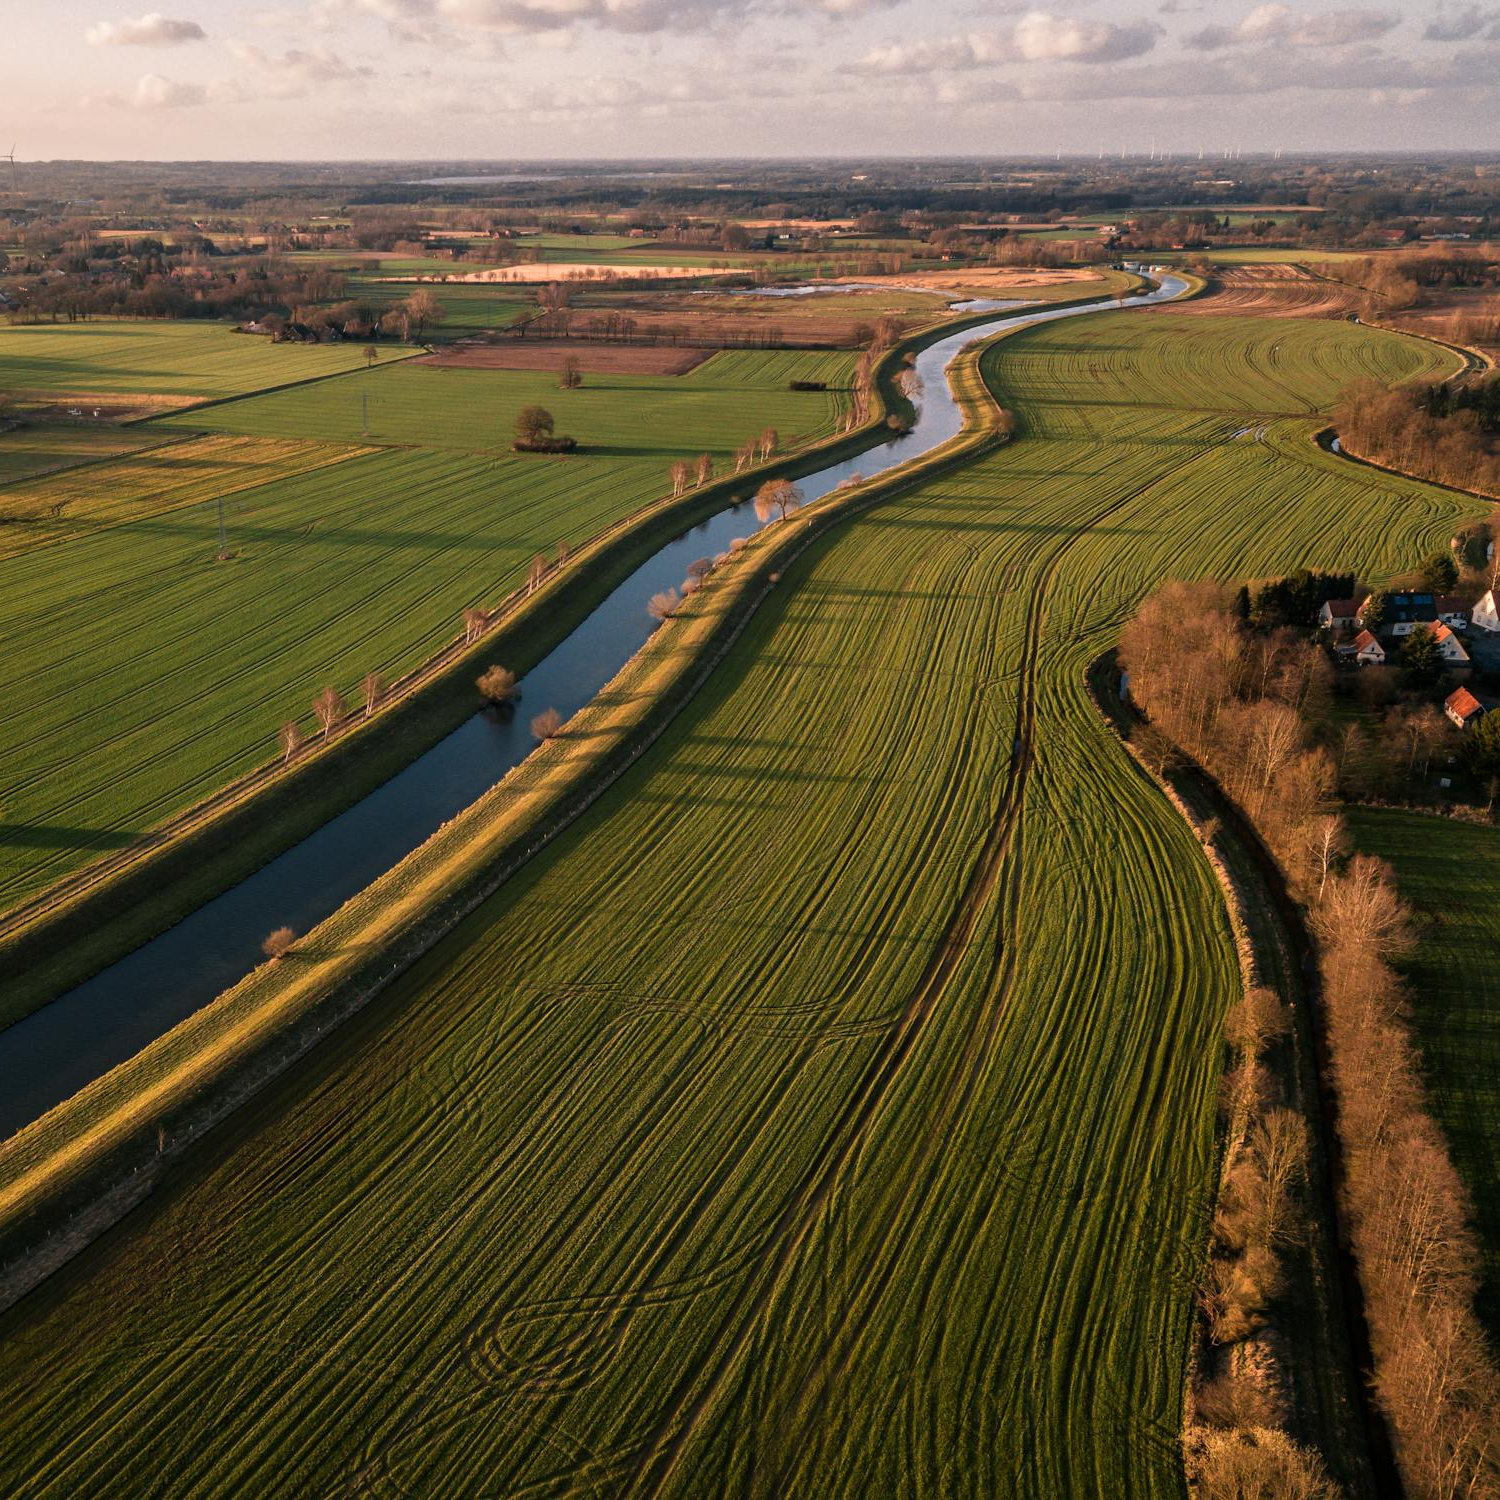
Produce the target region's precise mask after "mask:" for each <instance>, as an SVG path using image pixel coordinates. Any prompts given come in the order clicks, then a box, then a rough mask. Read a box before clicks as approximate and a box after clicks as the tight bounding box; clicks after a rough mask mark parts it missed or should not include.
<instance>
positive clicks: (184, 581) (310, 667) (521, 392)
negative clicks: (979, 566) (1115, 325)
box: [0, 335, 852, 906]
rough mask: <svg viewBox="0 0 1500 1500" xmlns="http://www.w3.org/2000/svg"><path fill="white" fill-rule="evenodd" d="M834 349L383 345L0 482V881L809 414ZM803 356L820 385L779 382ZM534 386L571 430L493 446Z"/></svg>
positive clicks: (435, 641)
mask: <svg viewBox="0 0 1500 1500" xmlns="http://www.w3.org/2000/svg"><path fill="white" fill-rule="evenodd" d="M3 338H4V336H3V335H0V344H3ZM851 362H852V358H851V357H849V356H844V355H837V354H776V353H748V352H744V353H733V354H723V355H719V356H716V357H715V358H714V359H712V360H710V361H709V362H708V363H707V364H705V365H702V366H700V367H699V368H698V369H697V370H695V371H693V372H692V373H691V374H690V375H688V376H684V377H673V378H663V379H655V380H653V379H649V378H646V377H634V376H633V377H612V378H611V379H609V380H608V381H604V380H599V381H591V382H590V383H588V384H587V385H586V386H585V387H584V389H582V390H579V391H567V392H565V391H559V390H558V389H557V383H556V379H555V377H549V376H548V375H546V374H545V373H541V372H519V373H517V372H510V371H486V370H442V369H431V368H428V369H414V370H412V371H411V372H410V373H408V371H407V370H406V369H405V367H404V366H402V365H390V366H386V367H383V368H377V369H375V370H374V371H370V372H366V371H364V370H360V371H358V372H356V373H354V374H351V375H348V376H345V377H341V378H340V379H338V380H329V381H323V382H319V383H316V384H313V385H308V386H302V387H299V388H297V389H295V390H289V391H279V392H273V393H270V394H267V395H263V396H258V397H255V398H252V399H249V400H245V401H241V402H235V403H229V404H225V405H219V406H214V407H210V408H208V409H206V410H204V411H201V412H195V413H184V414H182V415H181V416H178V417H174V418H172V419H170V420H169V421H167V422H161V423H153V424H151V425H150V427H149V428H143V429H137V430H141V431H147V430H149V431H150V432H151V433H153V434H155V435H157V436H161V437H165V436H172V437H177V436H189V435H190V434H192V433H195V432H199V431H203V430H205V429H210V430H214V431H218V432H221V433H224V434H228V435H225V436H217V437H216V436H209V437H206V438H203V439H200V440H197V441H194V442H187V443H174V444H172V445H171V446H168V447H166V448H163V449H160V450H157V451H156V452H154V453H148V454H145V455H142V456H140V457H137V458H129V459H125V460H122V461H121V462H120V463H118V464H98V465H91V466H88V467H86V468H82V469H76V470H73V471H70V472H64V473H61V474H57V475H52V476H48V477H45V478H42V479H38V480H34V481H31V482H29V483H21V484H15V485H9V486H5V487H3V489H0V511H4V512H5V513H7V514H10V515H13V516H15V517H19V518H21V520H22V521H23V522H24V523H25V524H17V525H15V526H10V527H0V637H3V638H4V639H5V640H6V642H7V643H8V644H9V646H10V649H9V650H7V651H6V652H4V653H0V702H4V704H5V705H6V711H5V713H4V714H3V715H0V768H3V770H0V906H8V905H10V904H11V903H13V902H14V901H16V900H18V899H21V898H23V897H24V896H26V895H27V894H29V893H31V892H33V891H35V890H37V889H38V888H40V887H41V886H43V885H45V884H46V883H47V882H48V881H50V880H52V879H55V878H56V877H57V876H59V875H61V874H63V873H64V872H66V871H67V870H69V869H72V868H75V867H76V866H78V865H79V864H80V863H83V862H84V861H85V860H87V859H88V858H90V857H91V856H93V855H96V854H98V853H101V852H104V851H107V850H110V849H113V848H117V847H119V846H120V845H122V844H124V843H126V842H128V841H129V840H130V839H131V838H132V837H133V836H135V835H136V834H138V833H140V832H142V831H144V830H145V829H147V828H149V827H150V826H151V825H153V824H154V823H157V822H159V821H160V820H161V819H163V818H165V817H167V816H168V815H170V814H171V813H173V812H174V811H176V810H178V809H179V808H182V807H184V806H186V805H188V804H190V803H192V802H193V801H195V800H197V799H198V798H200V797H202V796H204V795H205V794H207V793H208V792H211V791H213V790H214V789H216V788H217V787H219V786H221V785H223V784H224V783H225V782H226V781H229V780H231V779H232V778H233V777H235V776H237V775H239V774H240V773H242V772H244V771H246V770H249V769H250V768H252V767H253V766H256V765H258V764H260V763H261V762H263V761H265V760H267V759H269V758H270V757H271V756H272V755H274V754H275V750H276V733H277V728H278V726H279V725H280V724H281V723H282V722H283V721H284V720H286V719H289V718H298V719H301V720H302V722H303V725H304V728H305V729H306V730H307V731H308V732H309V733H311V732H312V730H313V721H312V714H311V703H312V700H313V697H314V695H315V694H316V693H317V692H318V691H319V690H320V689H321V688H322V687H324V686H325V685H328V684H332V685H333V686H335V687H336V688H338V689H339V691H340V692H341V693H343V694H344V696H345V697H346V698H347V699H348V700H349V701H350V702H351V703H355V702H357V701H358V699H357V686H358V684H359V683H360V681H361V680H362V679H363V677H364V676H365V674H366V673H367V672H371V671H378V672H380V673H382V674H383V675H384V677H385V678H386V680H387V681H390V680H392V679H394V678H395V677H396V676H398V675H399V674H400V673H401V672H403V671H405V670H407V669H409V668H411V667H413V666H415V665H416V664H417V663H418V662H420V661H421V660H423V659H424V658H425V657H426V656H428V655H430V654H431V653H432V652H434V651H435V650H437V649H438V648H439V647H440V646H441V645H443V644H444V643H445V642H447V641H448V640H449V639H450V638H451V637H452V636H453V635H454V634H455V633H456V631H457V629H458V622H459V617H460V615H461V613H462V611H463V610H464V609H465V608H466V607H468V606H471V605H475V604H493V603H495V602H496V601H497V600H498V599H500V598H501V597H503V596H504V595H505V594H506V593H507V592H508V591H509V590H510V589H512V588H514V587H515V586H516V585H517V584H519V583H520V582H522V581H523V579H524V577H525V574H526V569H527V567H528V565H529V563H530V561H531V558H532V557H533V555H534V554H536V553H537V552H544V553H546V554H547V555H548V556H553V555H555V552H556V549H557V545H558V543H559V542H563V541H566V542H569V543H570V544H571V545H573V546H575V547H576V546H577V545H578V544H579V543H581V542H583V541H584V540H586V539H587V538H588V537H590V536H592V535H594V534H595V533H597V532H598V531H600V530H602V529H603V528H604V527H605V526H607V525H609V524H610V523H611V522H613V521H615V520H617V519H618V518H620V517H621V516H624V515H627V514H629V513H630V512H631V511H633V510H635V509H637V508H638V507H640V506H641V505H643V504H645V503H646V502H648V501H649V500H652V499H655V498H657V497H659V496H661V495H662V494H664V493H666V492H667V491H668V490H669V489H670V480H669V475H668V470H669V467H670V465H671V463H672V462H673V461H674V460H676V459H678V458H684V457H689V458H691V457H694V456H696V455H697V454H698V453H699V452H701V451H704V450H707V451H708V452H709V453H710V454H711V455H712V456H713V457H714V459H715V461H716V463H717V465H718V467H719V469H720V470H721V471H722V470H723V469H725V468H726V467H728V466H731V465H732V455H733V449H734V447H736V446H738V445H739V444H741V443H744V442H747V441H749V440H750V439H751V438H752V437H754V436H755V435H757V434H758V433H759V432H760V431H761V430H762V429H763V428H764V427H766V426H767V425H771V426H775V427H776V428H778V429H779V431H780V433H781V438H782V444H783V448H790V447H793V446H796V445H797V444H798V443H801V442H810V441H814V440H816V439H819V438H822V437H826V436H829V435H831V434H832V433H833V431H834V430H835V427H836V425H837V422H838V420H839V416H840V413H841V411H842V410H843V404H844V402H845V401H846V399H847V391H846V390H845V389H842V388H841V387H844V386H846V385H847V380H848V374H849V370H850V368H851ZM804 374H805V375H808V376H812V377H815V378H819V379H827V380H828V381H829V382H830V384H831V385H832V386H833V387H834V388H833V389H830V390H828V391H820V392H812V393H799V392H793V391H789V390H788V389H787V382H788V380H790V379H792V378H794V376H795V377H801V376H803V375H804ZM366 390H367V391H369V392H370V393H371V399H370V403H369V409H370V426H371V431H372V437H371V439H370V442H369V443H365V442H364V441H363V439H362V438H361V436H360V433H361V421H362V403H361V392H362V391H366ZM536 400H541V401H544V402H545V403H546V404H547V405H548V406H549V407H551V408H552V410H553V411H554V412H555V413H556V414H557V416H558V419H559V428H560V430H562V431H568V432H572V433H573V434H574V435H575V436H576V437H577V438H578V439H579V441H580V443H581V444H582V445H583V448H584V451H583V452H581V453H579V454H578V455H576V456H572V457H568V458H550V457H545V456H536V455H525V456H521V455H512V454H510V453H508V452H506V451H504V450H505V449H506V448H507V447H508V444H509V441H510V437H511V434H512V432H513V428H514V422H515V416H516V413H517V412H518V411H519V409H520V408H521V407H522V406H523V405H525V404H527V403H528V402H531V401H536ZM351 433H352V434H353V435H354V436H353V437H352V438H351V437H350V436H349V434H351ZM386 443H390V444H400V445H403V446H389V447H385V446H380V445H382V444H386ZM257 465H259V466H261V467H260V470H259V471H257V468H256V466H257ZM252 481H254V482H252ZM221 497H227V498H226V499H225V505H224V510H225V515H226V518H227V523H228V532H229V548H230V551H231V552H232V554H233V557H232V560H231V561H229V562H225V563H221V562H219V561H217V560H216V559H217V554H218V517H217V509H216V504H215V502H217V501H218V500H219V499H220V498H221ZM59 504H61V505H62V507H63V508H62V510H61V513H60V514H59V515H58V516H54V515H53V509H54V507H55V506H57V505H59ZM102 522H114V523H119V524H109V525H107V526H106V527H105V529H91V528H97V527H98V525H99V524H100V523H102ZM23 536H29V537H31V538H32V540H33V542H34V543H35V545H31V546H29V547H28V548H26V550H21V551H20V552H19V555H12V556H8V557H7V556H4V555H3V553H4V552H5V551H6V550H12V551H15V550H17V549H18V548H19V546H20V543H21V539H22V537H23ZM58 537H62V538H63V540H61V541H56V540H55V539H56V538H58ZM48 541H52V542H53V544H52V545H40V544H41V543H44V542H48Z"/></svg>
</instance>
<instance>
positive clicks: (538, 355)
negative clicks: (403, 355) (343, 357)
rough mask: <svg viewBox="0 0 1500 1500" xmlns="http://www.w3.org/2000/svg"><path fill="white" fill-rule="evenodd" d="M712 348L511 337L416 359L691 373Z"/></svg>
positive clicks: (495, 366)
mask: <svg viewBox="0 0 1500 1500" xmlns="http://www.w3.org/2000/svg"><path fill="white" fill-rule="evenodd" d="M714 352H715V351H714V350H713V349H711V348H705V349H679V348H674V347H672V346H671V345H667V344H599V343H593V342H590V341H588V340H584V339H506V340H504V341H503V342H500V343H493V344H454V345H453V346H452V347H451V348H448V349H444V350H442V351H440V352H439V353H437V354H429V355H426V356H424V357H423V358H421V359H417V360H414V361H413V363H414V364H419V365H441V366H442V367H443V368H445V369H449V370H560V369H562V367H563V361H564V360H567V359H569V358H572V359H576V360H577V361H578V365H579V368H580V369H581V370H582V371H583V373H584V374H585V375H686V374H687V372H688V371H689V370H691V369H693V368H694V367H695V366H697V365H701V364H702V363H703V361H704V360H706V359H708V358H709V357H710V356H712V355H713V353H714Z"/></svg>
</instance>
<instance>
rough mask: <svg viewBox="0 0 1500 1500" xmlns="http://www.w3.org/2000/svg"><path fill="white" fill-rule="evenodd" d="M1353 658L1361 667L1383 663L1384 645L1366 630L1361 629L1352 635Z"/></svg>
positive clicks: (1379, 665) (1382, 664) (1376, 665)
mask: <svg viewBox="0 0 1500 1500" xmlns="http://www.w3.org/2000/svg"><path fill="white" fill-rule="evenodd" d="M1354 659H1355V661H1357V662H1358V663H1359V664H1360V666H1362V667H1381V666H1384V665H1385V647H1384V646H1382V645H1381V644H1380V642H1379V641H1377V640H1376V639H1375V637H1374V635H1372V634H1371V633H1370V631H1368V630H1361V631H1360V633H1359V634H1358V635H1357V636H1355V637H1354Z"/></svg>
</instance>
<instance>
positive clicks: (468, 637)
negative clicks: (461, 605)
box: [464, 605, 490, 645]
mask: <svg viewBox="0 0 1500 1500" xmlns="http://www.w3.org/2000/svg"><path fill="white" fill-rule="evenodd" d="M489 623H490V615H489V611H488V610H486V609H481V608H479V607H478V606H477V605H476V606H474V607H473V608H471V609H466V610H465V611H464V640H465V642H466V643H467V644H469V645H473V643H474V642H475V641H477V640H478V639H479V637H480V636H482V635H483V634H484V632H485V631H486V630H487V629H488V628H489Z"/></svg>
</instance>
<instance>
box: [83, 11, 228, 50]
mask: <svg viewBox="0 0 1500 1500" xmlns="http://www.w3.org/2000/svg"><path fill="white" fill-rule="evenodd" d="M204 35H205V33H204V30H203V28H202V27H201V26H200V25H199V24H198V23H197V22H196V21H177V20H173V18H172V17H171V16H164V15H162V14H161V12H160V11H155V10H153V11H152V12H151V13H150V14H149V15H144V16H136V17H135V18H134V19H127V20H124V21H100V22H99V24H98V25H97V26H90V27H89V29H88V30H87V31H86V32H84V34H83V39H84V41H86V42H87V43H88V44H89V46H91V47H175V46H176V45H178V43H180V42H201V41H202V40H203V38H204Z"/></svg>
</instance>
